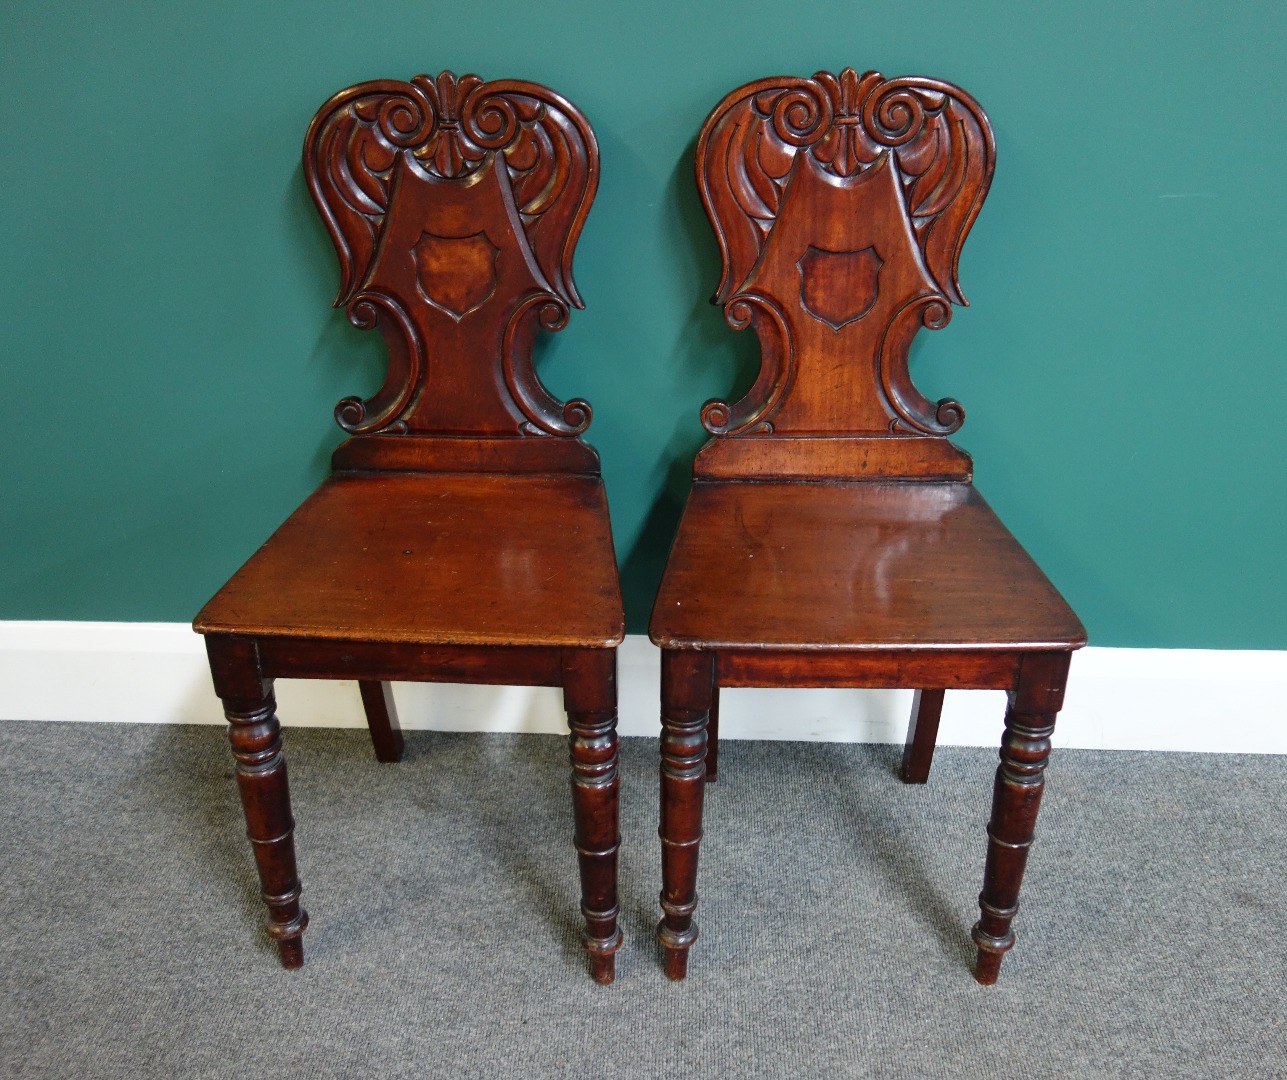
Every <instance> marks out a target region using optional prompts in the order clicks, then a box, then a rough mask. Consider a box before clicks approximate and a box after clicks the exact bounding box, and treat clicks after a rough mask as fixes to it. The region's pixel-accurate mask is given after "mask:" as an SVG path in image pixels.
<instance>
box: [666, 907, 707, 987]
mask: <svg viewBox="0 0 1287 1080" xmlns="http://www.w3.org/2000/svg"><path fill="white" fill-rule="evenodd" d="M657 940H658V941H660V942H661V950H662V954H663V955H664V957H665V961H666V978H668V979H670V980H671V981H672V982H681V981H682V980H683V979H684V977H685V976H686V975H687V974H688V950H689V949H691V948H692V946H693V942H694V941H696V940H697V924H696V923H695V922H691V921H690V922H689V925H688V927H687V928H686V929H684V930H678V931H677V930H673V929H671V928H670V927H669V926H667V925H666V920H665V919H662V920H661V922H659V923H658V924H657Z"/></svg>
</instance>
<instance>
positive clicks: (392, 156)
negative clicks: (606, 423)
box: [304, 71, 599, 435]
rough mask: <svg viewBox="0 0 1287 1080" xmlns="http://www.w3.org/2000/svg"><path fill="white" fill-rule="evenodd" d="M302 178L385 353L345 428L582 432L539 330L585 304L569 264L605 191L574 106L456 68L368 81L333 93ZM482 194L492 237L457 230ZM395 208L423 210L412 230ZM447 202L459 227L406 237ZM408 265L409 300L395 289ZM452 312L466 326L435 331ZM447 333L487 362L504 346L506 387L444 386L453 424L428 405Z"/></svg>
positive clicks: (342, 410) (344, 290)
mask: <svg viewBox="0 0 1287 1080" xmlns="http://www.w3.org/2000/svg"><path fill="white" fill-rule="evenodd" d="M304 171H305V175H306V177H307V179H308V184H309V190H310V192H311V193H312V195H313V199H314V201H315V202H316V204H317V207H318V210H319V211H320V213H321V215H322V217H323V219H324V220H325V222H326V226H327V229H328V231H329V232H330V234H331V238H332V240H333V241H334V243H335V249H336V252H337V254H338V256H339V260H340V273H341V284H340V291H339V295H338V296H337V298H336V301H335V304H336V306H337V307H339V306H345V305H347V307H348V309H349V318H350V321H351V322H352V323H353V324H354V325H356V326H358V327H359V328H363V329H369V328H373V327H375V326H377V325H378V326H379V327H380V329H381V331H382V332H383V333H384V335H385V339H386V343H387V345H388V348H389V370H388V375H387V377H386V381H385V384H384V385H383V386H382V387H381V389H380V390H379V391H378V392H377V393H376V394H375V395H374V396H373V397H371V398H370V399H367V400H362V399H358V398H349V399H345V401H343V402H341V403H340V405H339V406H338V407H337V411H336V418H337V420H338V421H339V423H340V425H341V426H342V427H344V428H345V429H346V430H348V431H352V432H377V431H378V432H406V431H427V430H438V429H439V428H440V427H441V428H445V429H447V430H450V431H452V432H455V431H457V428H456V427H452V426H450V425H452V424H463V425H464V428H463V429H461V430H474V429H475V428H477V429H478V430H484V431H486V432H488V433H496V432H497V431H506V432H507V431H509V430H511V429H510V428H509V427H508V426H507V425H509V424H510V423H511V422H514V423H515V427H514V428H513V429H512V430H513V433H514V434H515V435H518V434H520V433H521V432H523V431H540V432H544V433H548V434H556V435H575V434H577V433H578V432H579V431H581V430H583V429H584V427H585V425H586V424H588V423H589V419H590V411H589V407H588V406H587V405H585V403H584V402H580V401H572V402H569V403H567V404H566V405H564V404H563V403H561V402H558V401H555V399H554V398H552V397H550V396H549V394H548V393H546V392H545V390H544V389H543V388H542V387H541V386H540V383H539V380H537V379H536V376H535V373H534V371H533V370H532V358H531V347H532V342H533V339H534V338H535V336H536V334H537V332H538V331H539V330H541V329H544V330H551V331H553V330H558V329H559V328H560V327H561V326H562V325H563V323H564V321H565V320H566V317H567V310H568V308H569V307H572V306H576V307H581V306H583V305H582V302H581V298H580V296H579V294H578V293H577V290H576V285H575V283H574V282H573V279H572V255H573V251H574V250H575V247H576V243H577V240H578V239H579V237H580V233H581V228H582V226H583V225H584V223H585V218H586V215H587V214H588V213H589V209H590V204H591V202H592V201H593V199H594V195H595V190H596V188H597V186H598V177H599V157H598V148H597V146H596V144H595V139H594V134H593V132H592V131H591V129H590V126H589V124H588V123H587V121H586V120H585V118H584V117H583V116H582V115H581V114H580V112H579V111H577V109H576V108H575V107H574V106H572V105H571V104H570V103H569V102H567V101H566V100H565V99H563V98H562V97H560V96H559V95H557V94H555V93H554V92H553V91H550V90H548V89H547V88H545V87H543V86H539V85H538V84H536V83H529V82H522V81H518V80H501V81H495V82H484V81H483V80H482V79H480V78H479V77H478V76H477V75H465V76H463V77H461V78H457V77H456V76H455V75H454V74H452V73H451V72H449V71H444V72H442V73H441V74H439V75H437V76H436V77H430V76H427V75H418V76H416V77H415V78H413V79H411V80H410V81H409V82H400V81H396V80H379V81H374V82H367V83H361V84H359V85H357V86H353V87H350V88H349V89H347V90H344V91H341V92H340V93H339V94H336V95H335V96H334V97H333V98H331V100H330V101H328V102H327V103H326V104H325V105H323V106H322V108H321V109H320V110H319V111H318V113H317V115H316V116H315V117H314V119H313V122H312V124H311V126H310V127H309V131H308V135H307V137H306V139H305V144H304ZM417 192H418V194H413V193H417ZM399 193H401V194H399ZM469 193H472V194H469ZM474 197H477V198H479V199H482V200H490V201H489V202H486V206H488V207H490V209H484V210H482V211H481V215H482V217H483V218H484V219H485V221H480V223H479V225H482V226H483V227H484V231H479V232H475V231H473V229H472V228H471V227H470V226H469V225H465V226H464V228H463V230H462V228H461V221H462V220H464V221H472V220H473V218H472V215H474V214H475V213H476V210H475V208H476V207H477V206H481V205H483V203H481V202H479V203H474V204H471V203H470V202H469V199H470V198H474ZM394 199H399V201H400V206H403V207H405V206H408V205H417V206H419V207H420V211H411V212H410V213H411V215H412V216H411V217H410V218H409V219H408V218H407V216H406V214H403V213H402V211H401V210H399V211H397V212H394V213H391V212H390V210H391V202H392V201H393V200H394ZM408 200H420V202H419V203H415V202H414V201H411V202H409V201H408ZM453 200H454V202H453ZM446 204H449V205H450V206H454V207H456V209H454V210H451V211H450V213H449V214H448V218H449V217H450V214H457V215H458V217H457V218H456V219H451V220H448V218H443V219H442V220H443V221H444V222H447V223H446V224H438V225H433V224H430V223H429V222H430V221H432V220H433V218H432V214H431V216H430V218H429V219H428V220H427V221H426V224H425V227H424V229H423V232H420V233H418V234H417V233H411V234H410V237H408V236H407V233H406V230H407V228H408V227H409V226H408V222H409V223H410V227H414V226H415V225H416V224H417V222H416V220H415V217H414V214H415V213H417V212H424V210H425V207H428V206H433V207H436V208H438V210H439V211H441V210H442V208H443V206H444V205H446ZM515 210H517V214H515V213H514V211H515ZM444 212H445V211H444ZM460 215H464V217H463V218H461V217H460ZM386 216H387V220H386ZM488 223H489V224H488ZM474 227H475V228H477V227H478V226H474ZM386 228H389V229H392V230H393V231H394V232H397V233H398V234H399V235H401V236H402V239H401V240H400V241H399V243H398V245H396V250H397V251H398V252H407V253H408V255H409V259H408V260H406V261H404V262H402V263H399V262H398V261H397V258H392V259H391V258H386V256H387V255H388V251H389V250H393V249H390V248H389V247H388V244H387V243H386V240H387V238H384V232H385V230H386ZM488 228H490V229H491V230H492V231H491V232H490V234H489V233H488V232H487V231H486V229H488ZM390 235H393V232H391V233H390ZM417 235H418V238H416V237H417ZM493 240H494V241H495V243H493ZM497 245H500V246H497ZM502 250H503V251H505V252H508V254H507V255H505V256H504V257H502V256H501V252H502ZM399 257H400V256H399ZM408 262H409V263H410V264H411V269H410V271H409V272H410V282H411V283H412V284H411V285H410V289H409V290H406V289H400V288H399V287H392V288H391V287H390V286H389V284H388V283H389V282H390V281H391V280H397V275H398V274H402V273H407V272H408V271H407V270H406V269H405V267H406V266H407V263H408ZM400 266H401V267H403V268H404V269H399V267H400ZM390 275H393V276H392V277H391V276H390ZM404 284H405V282H404ZM511 293H512V294H513V295H511ZM493 297H496V301H495V302H493V299H492V298H493ZM476 312H477V313H479V314H478V315H476V316H475V317H474V318H472V319H471V318H470V316H474V314H475V313H476ZM427 313H429V314H427ZM444 313H445V314H446V315H447V316H449V317H450V318H451V320H453V321H454V322H455V323H456V324H457V326H458V327H459V330H456V329H454V328H453V329H450V330H444V329H443V328H442V325H441V323H440V322H435V320H440V318H441V315H442V314H444ZM440 334H456V335H465V338H468V337H469V335H475V336H477V337H478V340H479V341H480V342H484V344H483V345H481V346H480V348H479V352H480V355H481V356H482V357H483V358H484V359H486V358H487V356H488V352H487V350H488V349H489V348H490V346H488V345H487V344H485V342H486V341H488V340H490V339H489V338H488V336H487V335H489V334H494V335H495V336H496V340H497V342H498V347H499V346H500V345H501V344H502V343H503V348H501V351H502V352H503V356H501V355H497V356H495V357H494V358H493V362H494V363H495V364H496V365H497V366H498V368H499V367H503V369H504V372H503V380H502V379H500V378H498V376H500V375H501V372H500V371H497V372H496V373H495V375H494V376H493V377H488V376H487V375H486V373H485V371H483V370H482V368H480V369H479V372H480V373H479V380H480V382H479V386H478V397H477V398H475V397H473V396H470V395H472V394H473V388H471V387H470V386H469V384H468V383H467V382H461V381H459V380H458V381H457V382H456V383H455V384H450V383H447V384H440V385H453V386H454V389H452V390H451V393H452V394H455V395H457V397H458V398H459V399H460V400H462V401H465V402H467V403H469V404H468V406H467V408H466V409H465V410H463V411H464V412H466V413H468V417H467V418H465V419H458V418H457V416H456V414H450V415H449V414H448V411H447V410H448V409H449V408H450V405H449V404H448V403H446V399H439V400H438V402H435V399H434V397H433V395H432V394H428V395H426V394H424V393H422V391H423V390H424V387H425V385H426V382H427V380H429V378H430V371H429V367H430V361H431V358H435V357H438V356H441V355H443V353H442V352H441V351H440V350H441V344H442V343H441V342H439V341H438V340H437V336H438V335H440ZM453 340H454V339H453ZM453 348H454V349H455V350H456V354H453V356H455V355H457V354H459V352H460V349H461V346H460V342H459V341H456V342H455V344H454V345H453ZM465 352H466V353H468V354H469V355H472V352H470V350H469V349H465ZM434 362H435V363H437V362H438V360H436V359H435V360H434ZM445 362H449V363H450V362H454V360H447V361H445ZM484 366H485V365H484ZM502 382H503V384H504V386H503V387H502ZM484 398H486V400H485V401H484V400H482V399H484ZM452 400H455V399H452ZM435 409H437V411H435ZM458 411H459V410H458ZM515 416H521V417H525V419H523V420H521V421H515V420H514V417H515Z"/></svg>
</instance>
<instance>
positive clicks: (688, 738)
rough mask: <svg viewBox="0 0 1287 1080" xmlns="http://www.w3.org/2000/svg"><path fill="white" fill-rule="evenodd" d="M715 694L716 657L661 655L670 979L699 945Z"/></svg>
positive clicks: (664, 898)
mask: <svg viewBox="0 0 1287 1080" xmlns="http://www.w3.org/2000/svg"><path fill="white" fill-rule="evenodd" d="M714 693H715V669H714V657H713V655H712V654H711V653H701V652H688V651H680V650H672V649H663V650H662V654H661V828H660V829H659V830H658V835H659V836H660V837H661V880H662V889H661V909H662V912H663V913H664V914H663V917H662V920H661V922H660V923H659V924H658V926H657V938H658V940H659V941H660V942H661V945H662V948H663V949H664V950H665V954H666V975H667V976H668V977H669V978H671V979H682V978H683V977H684V976H685V975H686V974H687V973H688V950H689V949H690V948H691V947H692V944H693V942H694V941H696V940H697V923H696V922H694V920H693V913H694V912H695V911H696V910H697V853H698V848H699V846H700V845H701V840H702V801H703V797H704V795H705V789H706V726H707V723H708V722H709V719H710V710H711V704H712V702H713V699H714Z"/></svg>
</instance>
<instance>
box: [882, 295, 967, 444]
mask: <svg viewBox="0 0 1287 1080" xmlns="http://www.w3.org/2000/svg"><path fill="white" fill-rule="evenodd" d="M951 318H952V309H951V308H950V307H948V305H947V304H946V303H944V302H943V301H942V300H941V299H940V298H938V297H937V296H923V297H920V298H919V299H917V300H913V301H911V302H909V303H907V304H905V305H903V307H902V308H900V309H899V310H898V312H897V313H896V314H895V315H894V317H893V319H891V320H890V324H889V328H888V329H887V330H886V331H885V336H884V338H883V340H882V341H881V344H880V353H879V357H878V360H877V364H878V368H877V375H878V377H879V380H880V388H881V391H882V393H883V395H884V398H885V402H886V404H887V405H888V407H889V409H890V411H891V412H892V413H893V414H894V416H893V418H892V419H891V420H890V421H889V430H890V432H891V433H893V434H925V435H951V434H952V433H953V432H954V431H956V430H957V429H958V428H959V427H960V426H961V425H962V424H963V423H965V409H964V408H962V406H961V403H960V402H959V401H955V400H954V399H952V398H942V399H940V400H939V401H937V402H934V401H930V400H929V398H927V397H925V395H923V394H922V393H921V392H920V391H919V390H917V389H916V387H915V386H914V385H913V384H912V380H911V376H910V375H909V374H908V371H907V352H908V348H909V347H910V345H911V342H912V338H913V337H915V336H916V331H917V330H918V329H920V327H922V326H924V327H925V328H926V329H929V330H941V329H942V328H943V327H945V326H946V325H947V324H948V322H949V321H951Z"/></svg>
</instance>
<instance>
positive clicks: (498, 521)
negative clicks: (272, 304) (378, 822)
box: [194, 72, 624, 982]
mask: <svg viewBox="0 0 1287 1080" xmlns="http://www.w3.org/2000/svg"><path fill="white" fill-rule="evenodd" d="M304 166H305V172H306V174H307V176H308V182H309V189H310V191H311V192H312V194H313V198H314V200H315V201H316V203H317V206H318V209H319V211H320V212H321V214H322V216H323V218H324V219H325V220H326V223H327V226H328V228H329V229H330V232H331V236H332V238H333V239H334V241H335V246H336V250H337V251H338V253H339V257H340V265H341V273H342V279H343V280H342V286H341V289H340V295H339V298H338V299H337V301H336V305H337V306H340V305H344V306H346V307H347V310H348V313H349V318H350V321H351V322H353V324H354V325H355V326H358V327H359V328H362V329H370V328H372V327H377V326H378V327H379V329H380V330H381V332H382V333H383V335H384V337H385V340H386V342H387V345H388V348H389V370H388V375H387V378H386V381H385V383H384V385H383V386H382V387H381V388H380V390H379V391H377V392H376V393H375V394H374V395H373V396H372V397H371V398H369V399H366V400H361V399H358V398H348V399H345V400H344V401H342V402H340V403H339V405H338V406H337V407H336V419H337V421H338V422H339V424H340V426H341V427H343V428H344V429H345V430H346V431H347V432H349V433H350V435H351V436H352V437H351V438H350V439H349V440H348V441H347V442H346V443H344V445H342V446H341V447H340V448H339V449H338V450H336V452H335V454H334V457H333V459H332V474H331V476H330V478H328V479H327V480H326V481H325V482H324V483H323V484H322V486H321V487H320V488H319V489H318V490H317V491H316V492H314V493H313V494H312V495H311V496H310V497H309V498H308V499H307V500H306V501H305V502H304V504H303V505H302V506H300V507H299V509H298V510H296V511H295V513H294V514H292V515H291V516H290V518H289V519H287V521H286V522H285V523H284V524H283V525H282V526H281V528H279V529H278V530H277V532H276V533H274V534H273V536H272V537H271V538H270V539H269V540H268V541H267V543H265V544H264V546H263V547H262V548H260V549H259V551H258V552H256V553H255V554H254V555H253V556H251V558H250V560H249V561H248V562H247V563H246V564H245V565H244V566H243V567H242V568H241V569H240V570H239V571H237V573H236V574H235V575H234V576H233V577H232V579H231V580H230V581H229V582H228V583H227V584H226V585H225V586H224V587H223V588H222V589H220V590H219V592H218V593H217V594H216V595H215V597H214V598H213V599H212V600H211V601H210V602H209V603H208V604H207V605H206V606H205V608H204V609H203V610H202V612H201V613H200V614H199V615H198V616H197V618H196V621H195V624H194V625H195V628H196V629H197V631H198V632H200V633H202V634H204V635H206V646H207V650H208V652H209V656H210V667H211V672H212V674H213V676H214V683H215V689H216V691H217V692H218V693H219V695H220V697H221V698H222V699H223V703H224V709H225V712H226V714H227V716H228V719H229V721H230V724H231V729H230V736H231V740H232V748H233V756H234V758H235V759H236V762H237V766H236V768H237V780H238V784H239V786H240V789H241V795H242V803H243V806H244V809H245V813H246V821H247V825H248V832H249V835H250V839H251V844H252V847H253V849H254V853H255V858H256V861H257V863H258V867H259V874H260V880H261V882H262V884H263V891H264V901H265V903H266V904H267V906H268V931H269V933H270V934H271V935H272V936H273V937H274V938H275V939H276V940H277V943H278V949H279V953H280V957H281V961H282V963H283V965H285V966H286V967H298V966H299V965H300V964H301V963H303V945H302V934H303V931H304V928H305V926H306V925H307V922H308V916H307V915H306V913H305V912H304V910H303V908H302V907H301V906H300V883H299V878H298V875H297V873H296V867H295V853H294V842H293V838H292V832H293V820H292V817H291V811H290V796H289V792H288V789H287V781H286V766H285V762H284V759H283V757H282V747H281V734H280V727H279V724H278V721H277V717H276V713H275V705H274V701H273V695H272V684H273V680H274V679H275V678H278V677H293V678H323V679H355V680H357V681H358V685H359V687H360V689H361V693H362V701H363V705H364V707H365V709H366V715H367V721H368V724H369V726H370V729H371V735H372V740H373V742H374V744H375V749H376V756H377V757H378V758H379V760H381V761H388V762H393V761H397V760H399V758H400V757H401V754H402V745H403V744H402V736H401V733H400V731H399V728H398V721H397V714H396V712H395V710H394V707H393V699H392V695H391V694H390V691H389V685H388V684H389V682H390V681H392V680H410V681H415V680H420V681H434V682H470V683H501V684H517V685H537V686H559V687H562V688H563V694H564V702H565V705H566V708H567V712H568V719H569V726H570V729H571V738H570V745H571V758H572V780H573V784H572V792H573V810H574V815H575V837H574V844H575V848H576V851H577V856H578V862H579V866H580V876H581V899H582V903H581V906H582V912H583V914H584V918H585V932H584V935H583V941H584V944H585V947H586V950H587V951H588V953H589V955H590V959H591V971H592V973H593V975H594V977H595V978H596V979H597V980H598V981H600V982H611V981H612V978H613V975H614V954H615V953H616V950H617V949H618V948H619V947H620V944H621V934H620V931H619V930H618V929H617V911H618V904H617V847H618V843H619V836H618V829H617V817H618V815H617V789H618V781H617V737H616V706H617V697H616V682H615V678H616V647H617V645H618V644H620V642H621V641H622V639H623V637H624V617H623V614H622V606H621V590H620V586H619V584H618V580H617V566H616V558H615V555H614V553H613V547H612V533H611V528H610V524H609V519H608V505H607V500H606V498H605V496H604V490H603V482H602V480H601V479H600V475H599V461H598V456H597V455H596V454H595V453H594V451H593V450H592V449H591V448H590V447H589V446H587V445H586V444H585V443H584V442H582V440H581V439H580V437H579V436H580V434H581V432H583V431H584V430H585V428H586V427H587V426H588V425H589V422H590V409H589V406H588V405H587V404H586V403H585V402H583V401H572V402H569V403H567V404H564V403H562V402H558V401H556V400H554V399H553V398H552V397H550V395H549V394H548V393H547V392H546V391H545V390H544V388H543V387H542V386H541V384H540V382H539V381H538V380H537V378H536V375H535V373H534V370H533V367H532V345H533V342H534V340H535V338H536V335H537V333H538V332H539V330H541V329H546V330H558V329H561V328H562V326H563V325H564V323H565V322H566V320H567V317H568V312H569V309H570V308H571V307H573V306H577V307H579V306H581V301H580V298H579V296H578V295H577V292H576V289H575V286H574V285H573V282H572V275H571V267H572V254H573V249H574V247H575V245H576V241H577V238H578V236H579V234H580V230H581V227H582V225H583V223H584V221H585V216H586V214H587V212H588V211H589V208H590V203H591V201H592V199H593V198H594V192H595V187H596V184H597V180H598V168H599V165H598V149H597V147H596V145H595V141H594V136H593V133H592V132H591V130H590V127H589V125H588V123H587V122H586V120H585V118H584V117H583V116H582V115H581V114H580V113H579V112H578V111H577V110H576V109H575V108H574V107H573V106H572V105H570V104H569V103H568V102H567V101H565V100H563V99H562V98H561V97H559V96H558V95H556V94H554V93H552V92H551V91H549V90H547V89H546V88H544V87H541V86H537V85H536V84H533V83H526V82H518V81H505V82H483V81H482V80H481V79H479V78H478V77H477V76H473V75H467V76H465V77H463V78H460V79H457V78H456V77H455V76H454V75H452V74H451V73H450V72H444V73H443V74H442V75H439V76H438V77H437V78H429V77H427V76H418V77H417V78H415V79H412V80H411V81H410V82H409V83H403V82H396V81H379V82H370V83H363V84H361V85H358V86H355V87H351V88H349V89H348V90H345V91H342V92H341V93H339V94H337V95H336V96H335V97H334V98H332V99H331V100H330V101H328V102H327V103H326V104H325V105H324V106H323V107H322V109H321V110H320V111H319V112H318V114H317V116H316V118H315V119H314V121H313V124H312V126H311V127H310V128H309V132H308V136H307V139H306V141H305V148H304ZM538 812H539V811H538Z"/></svg>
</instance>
